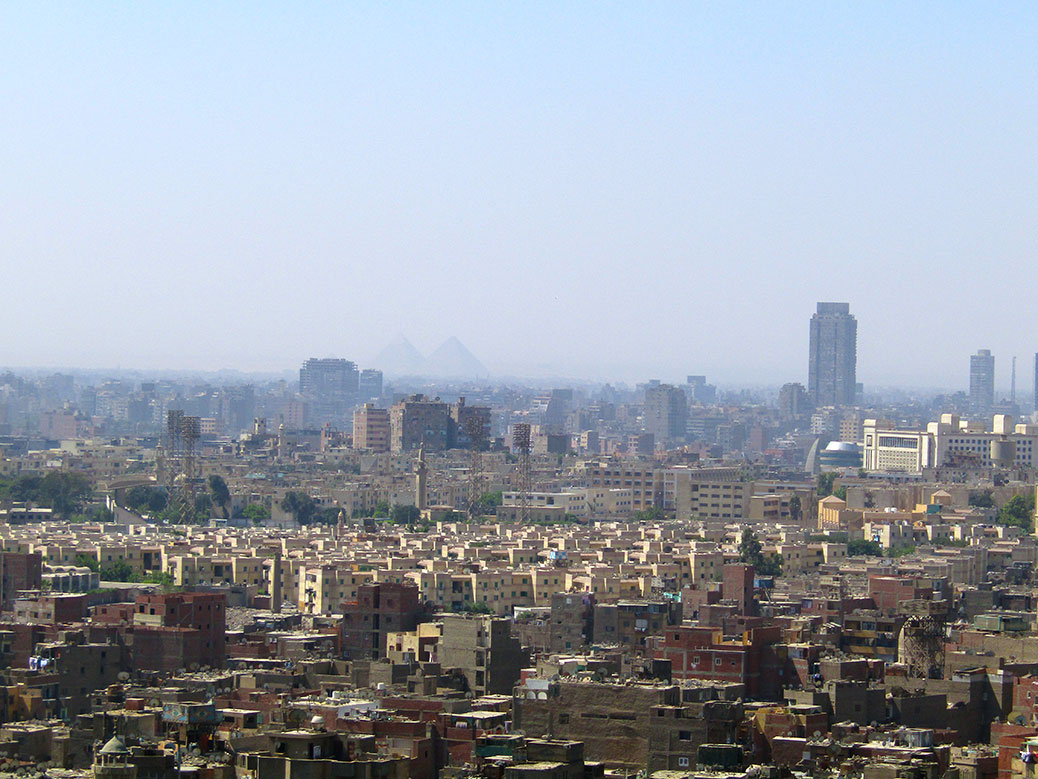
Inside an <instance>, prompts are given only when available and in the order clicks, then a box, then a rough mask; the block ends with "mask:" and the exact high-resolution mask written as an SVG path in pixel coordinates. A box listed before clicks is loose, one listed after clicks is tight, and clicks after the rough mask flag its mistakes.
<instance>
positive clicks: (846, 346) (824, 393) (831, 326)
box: [807, 303, 858, 407]
mask: <svg viewBox="0 0 1038 779" xmlns="http://www.w3.org/2000/svg"><path fill="white" fill-rule="evenodd" d="M857 362H858V320H856V319H855V318H854V317H853V316H851V306H850V304H849V303H819V304H818V309H817V311H816V312H815V315H814V316H813V317H811V353H810V355H809V357H808V366H807V392H808V395H809V396H810V399H811V402H812V403H813V404H814V405H815V406H816V407H821V406H853V405H854V390H855V385H856V383H857V381H856V377H855V371H856V367H857Z"/></svg>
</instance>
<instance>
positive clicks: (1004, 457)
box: [991, 438, 1016, 468]
mask: <svg viewBox="0 0 1038 779" xmlns="http://www.w3.org/2000/svg"><path fill="white" fill-rule="evenodd" d="M1014 462H1016V442H1015V441H1010V440H1008V439H1005V438H999V439H997V440H994V441H992V442H991V464H992V465H994V466H996V467H998V468H1011V467H1012V466H1013V463H1014Z"/></svg>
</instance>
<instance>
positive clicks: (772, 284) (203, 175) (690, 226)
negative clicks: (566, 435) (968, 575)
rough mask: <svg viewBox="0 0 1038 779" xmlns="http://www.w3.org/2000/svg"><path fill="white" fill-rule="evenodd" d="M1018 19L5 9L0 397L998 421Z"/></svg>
mask: <svg viewBox="0 0 1038 779" xmlns="http://www.w3.org/2000/svg"><path fill="white" fill-rule="evenodd" d="M1036 22H1038V5H1036V4H1034V3H1020V4H1014V3H989V2H984V3H975V4H968V3H948V2H942V3H934V4H927V3H921V2H915V3H896V4H894V3H892V4H880V3H874V2H868V3H860V4H850V3H833V2H819V3H807V2H797V3H790V4H783V3H779V2H766V3H759V4H753V3H709V4H707V3H702V4H700V3H659V4H654V3H638V2H622V3H615V4H608V3H597V2H596V3H587V4H565V3H558V2H548V3H541V4H538V3H507V4H504V3H502V4H495V3H484V2H479V3H476V2H474V3H460V2H456V3H428V2H426V3H415V4H407V3H399V2H393V3H373V4H370V5H367V4H362V3H339V2H335V3H328V4H319V3H309V2H308V3H298V2H285V3H281V4H265V3H247V4H244V3H243V4H234V3H225V4H220V5H219V6H218V7H217V5H216V4H190V3H152V2H140V3H137V2H132V3H131V2H127V3H70V4H67V5H66V4H53V3H43V2H41V3H36V2H32V3H5V4H3V5H2V6H0V40H2V41H3V45H2V46H0V252H2V257H3V271H4V272H3V276H2V279H3V282H2V284H0V289H2V290H3V291H4V293H5V294H4V295H3V296H2V298H0V327H2V331H3V333H4V336H3V338H2V339H0V365H67V366H96V365H106V366H115V365H121V366H123V367H143V368H154V367H162V366H165V367H199V368H219V367H234V368H242V369H281V368H285V367H294V366H296V365H297V364H298V363H300V362H301V361H302V360H303V359H304V358H306V357H307V356H310V355H319V356H331V355H334V356H345V357H350V358H353V359H356V360H358V361H359V362H361V363H362V364H366V363H367V360H368V359H369V358H370V357H371V356H372V355H374V354H375V353H376V352H377V351H378V350H379V349H380V348H381V347H382V346H383V345H384V344H385V343H387V342H389V341H390V340H391V339H392V337H393V336H394V335H395V334H396V333H397V332H398V331H400V332H403V333H404V334H405V335H407V336H408V337H409V338H410V339H411V340H412V341H413V342H414V343H415V345H416V346H418V347H419V349H423V350H425V351H427V352H428V351H430V350H431V349H432V348H434V347H435V346H436V345H437V344H438V343H439V342H440V341H442V340H444V339H445V338H446V337H447V336H449V335H452V334H456V335H457V336H458V337H459V338H460V339H461V340H462V341H463V342H465V344H466V345H467V346H469V348H470V349H471V350H472V351H473V352H474V353H475V354H476V355H477V356H478V357H479V358H480V359H481V360H482V361H483V362H484V363H485V364H486V365H488V366H489V367H490V368H491V369H492V370H498V371H507V372H510V373H526V374H534V373H538V372H542V373H543V372H553V373H565V374H570V375H578V374H585V375H588V376H593V377H620V378H627V379H639V378H647V377H650V376H655V377H661V378H664V379H678V378H682V379H683V378H684V376H685V374H687V373H707V374H708V375H709V376H710V378H711V379H713V380H717V381H719V382H722V383H728V382H759V383H764V382H782V381H788V380H799V381H805V382H806V374H807V334H808V332H807V322H808V319H809V317H810V315H811V313H812V312H813V310H814V304H815V302H816V301H817V300H846V301H849V302H850V304H851V310H852V312H853V313H854V314H855V315H856V316H857V317H858V323H859V324H858V342H859V360H858V375H859V378H860V380H862V381H865V382H866V383H873V384H881V383H883V384H890V383H897V382H900V383H905V384H911V385H936V384H946V385H949V386H965V385H966V384H967V382H968V355H969V354H970V353H972V352H973V351H975V350H976V349H977V348H978V347H988V348H991V349H992V350H993V351H994V352H995V354H996V359H997V363H996V367H997V370H998V382H999V384H1000V385H1002V384H1006V383H1008V371H1009V358H1010V356H1011V355H1012V354H1013V353H1016V354H1018V355H1019V356H1020V360H1021V363H1020V366H1019V367H1020V369H1021V371H1022V374H1021V376H1022V378H1021V382H1022V385H1021V386H1024V385H1026V383H1027V381H1028V380H1029V376H1030V373H1029V371H1030V364H1031V360H1032V359H1033V355H1034V353H1035V352H1036V351H1038V306H1035V305H1033V304H1032V303H1033V300H1034V292H1033V291H1034V290H1035V288H1036V287H1038V267H1036V264H1035V257H1036V248H1038V247H1036V244H1038V229H1036V228H1038V170H1036V154H1038V110H1036V108H1038V107H1036V102H1038V47H1036V46H1035V41H1036V40H1038V23H1036Z"/></svg>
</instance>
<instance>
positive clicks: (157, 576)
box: [141, 571, 173, 587]
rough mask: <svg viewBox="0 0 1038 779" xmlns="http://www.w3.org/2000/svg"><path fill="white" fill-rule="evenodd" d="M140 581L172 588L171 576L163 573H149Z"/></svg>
mask: <svg viewBox="0 0 1038 779" xmlns="http://www.w3.org/2000/svg"><path fill="white" fill-rule="evenodd" d="M141 581H142V582H145V583H147V584H161V585H162V586H163V587H172V586H173V576H172V575H171V574H168V573H166V572H165V571H149V572H148V573H146V574H144V578H143V579H141Z"/></svg>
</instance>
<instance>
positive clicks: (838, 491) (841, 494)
mask: <svg viewBox="0 0 1038 779" xmlns="http://www.w3.org/2000/svg"><path fill="white" fill-rule="evenodd" d="M833 495H835V496H836V497H838V498H839V499H840V500H847V488H846V487H844V486H843V485H842V484H841V485H840V486H839V487H835V488H833Z"/></svg>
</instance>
